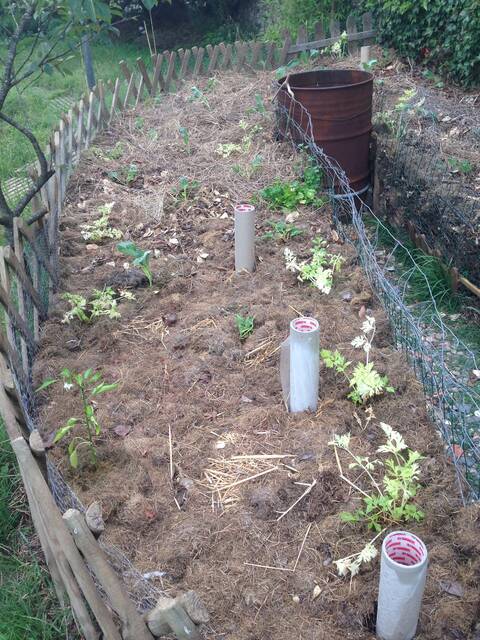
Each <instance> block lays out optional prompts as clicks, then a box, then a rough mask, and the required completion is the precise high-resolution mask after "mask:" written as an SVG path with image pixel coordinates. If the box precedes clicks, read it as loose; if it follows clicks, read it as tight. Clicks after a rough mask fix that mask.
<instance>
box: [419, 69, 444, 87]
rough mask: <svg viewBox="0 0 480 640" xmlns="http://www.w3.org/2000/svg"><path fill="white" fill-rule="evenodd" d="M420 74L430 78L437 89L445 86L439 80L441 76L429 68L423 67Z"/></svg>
mask: <svg viewBox="0 0 480 640" xmlns="http://www.w3.org/2000/svg"><path fill="white" fill-rule="evenodd" d="M422 75H423V77H424V78H426V79H427V80H430V82H433V83H434V85H435V86H436V87H437V89H443V87H444V86H445V83H444V82H443V80H441V78H439V77H438V76H437V74H435V73H433V71H431V70H430V69H425V71H423V72H422Z"/></svg>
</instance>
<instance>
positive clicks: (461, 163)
mask: <svg viewBox="0 0 480 640" xmlns="http://www.w3.org/2000/svg"><path fill="white" fill-rule="evenodd" d="M447 164H448V168H449V169H450V171H452V173H461V174H463V175H464V176H468V175H469V174H470V173H473V171H474V169H475V167H474V166H473V164H472V163H471V162H469V161H468V160H459V158H447Z"/></svg>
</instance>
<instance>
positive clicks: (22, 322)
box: [3, 218, 35, 372]
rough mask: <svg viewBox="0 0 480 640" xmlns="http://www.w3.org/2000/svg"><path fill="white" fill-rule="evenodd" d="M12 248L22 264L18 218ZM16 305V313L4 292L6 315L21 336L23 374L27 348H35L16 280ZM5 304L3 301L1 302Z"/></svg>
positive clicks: (25, 369) (25, 366)
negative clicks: (6, 300)
mask: <svg viewBox="0 0 480 640" xmlns="http://www.w3.org/2000/svg"><path fill="white" fill-rule="evenodd" d="M13 246H14V249H15V253H16V254H17V257H18V259H19V260H20V261H21V262H22V264H24V256H23V241H22V237H21V236H20V233H19V232H18V218H15V219H14V221H13ZM16 285H17V298H18V300H17V304H18V312H17V310H16V309H15V307H14V306H13V304H12V303H11V295H12V290H11V288H10V291H8V292H6V291H5V295H7V296H8V298H9V299H8V305H7V310H8V315H9V317H10V320H12V322H13V323H14V326H15V325H16V327H17V329H18V330H19V331H20V333H21V334H22V335H23V340H20V353H21V356H22V362H23V370H24V371H25V372H28V371H30V365H29V360H28V347H29V346H30V347H35V337H34V335H33V332H30V328H29V326H28V322H27V314H26V310H25V298H24V296H25V293H24V288H23V285H22V282H21V280H17V282H16ZM3 304H5V300H4V301H3Z"/></svg>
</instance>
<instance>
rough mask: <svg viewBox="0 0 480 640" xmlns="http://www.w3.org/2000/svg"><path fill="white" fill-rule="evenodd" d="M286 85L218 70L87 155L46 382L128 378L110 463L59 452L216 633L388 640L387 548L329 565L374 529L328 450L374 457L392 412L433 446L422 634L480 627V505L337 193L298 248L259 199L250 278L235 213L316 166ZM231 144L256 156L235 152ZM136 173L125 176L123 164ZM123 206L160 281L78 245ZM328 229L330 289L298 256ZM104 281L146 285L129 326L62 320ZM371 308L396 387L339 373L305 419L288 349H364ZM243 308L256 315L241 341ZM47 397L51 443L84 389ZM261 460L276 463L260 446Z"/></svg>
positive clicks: (108, 423)
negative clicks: (309, 340)
mask: <svg viewBox="0 0 480 640" xmlns="http://www.w3.org/2000/svg"><path fill="white" fill-rule="evenodd" d="M271 81H272V77H271V75H269V74H266V73H265V74H259V75H257V76H252V77H245V76H237V75H234V74H231V75H224V76H222V77H220V78H218V79H217V80H216V82H215V83H214V86H213V87H212V86H211V85H212V83H211V82H210V83H209V84H208V85H207V81H206V80H205V81H204V80H201V81H198V87H199V88H200V90H201V91H203V97H201V98H198V93H197V92H195V91H194V92H193V93H192V90H191V89H192V87H191V85H189V84H188V83H187V84H186V85H185V87H184V88H183V89H182V90H181V91H180V92H179V93H177V94H175V95H168V96H165V97H163V98H162V100H161V101H160V103H159V104H153V103H152V104H150V105H147V106H145V105H144V106H142V107H141V108H139V110H137V111H136V112H130V113H127V114H126V115H125V116H123V117H122V118H120V119H118V120H117V121H116V123H115V124H114V126H113V128H112V129H111V130H110V131H108V132H106V133H105V134H103V135H102V136H101V138H99V139H98V140H97V141H96V143H95V145H96V146H95V147H94V148H91V149H90V150H89V151H88V152H87V153H86V154H85V156H84V158H83V159H82V161H81V162H80V165H79V167H78V169H77V171H76V174H75V175H74V176H73V177H72V179H71V181H70V187H69V193H68V198H67V204H66V207H65V211H64V213H63V216H62V220H61V229H62V233H61V237H62V245H61V271H62V274H61V291H60V292H58V294H57V295H56V304H55V307H54V310H53V313H52V316H51V317H50V319H49V320H48V321H47V322H46V324H45V325H44V328H43V334H42V340H41V350H40V354H39V356H38V358H37V362H36V372H35V376H36V380H35V382H36V383H38V384H40V383H41V382H42V381H43V380H45V379H46V378H49V377H55V378H57V377H58V376H59V373H60V371H61V370H62V369H63V368H65V367H68V368H69V369H71V370H75V371H78V372H80V371H84V370H86V369H87V368H89V367H92V368H94V369H96V370H99V371H101V372H102V374H103V378H104V380H105V381H107V382H113V381H118V388H117V389H116V390H115V391H113V392H110V393H106V394H104V395H102V396H99V397H98V400H97V409H96V412H97V413H96V415H97V419H98V421H99V423H100V425H101V426H102V428H103V430H102V434H101V436H100V437H99V438H98V440H97V445H98V464H97V466H96V467H93V466H91V465H90V463H89V461H88V459H81V461H80V467H79V469H78V470H76V471H73V470H72V469H70V468H69V466H68V458H67V455H66V448H67V443H68V439H66V440H65V441H62V442H61V443H60V444H58V445H55V446H54V447H53V448H52V449H51V451H50V455H51V457H52V458H53V460H54V461H55V462H56V464H57V465H58V466H59V468H60V469H61V471H62V472H63V474H64V475H65V476H66V478H67V480H68V482H69V483H70V484H71V485H72V486H73V488H74V489H75V491H76V493H77V494H78V496H79V497H80V499H81V500H82V502H83V503H84V504H85V505H88V504H89V503H90V502H92V501H94V500H99V501H100V503H101V505H102V507H103V513H104V519H105V522H106V531H105V533H104V534H103V535H104V537H105V540H106V541H107V542H110V543H113V544H115V545H116V546H118V547H119V548H120V549H122V550H123V551H124V552H125V554H126V555H127V556H128V557H129V558H130V559H131V561H132V562H133V563H134V565H135V566H136V567H137V568H138V569H139V570H140V571H141V572H142V573H146V572H153V571H160V572H164V576H163V578H162V579H161V580H160V579H159V578H157V579H154V580H156V585H157V586H158V587H160V588H163V589H164V590H165V591H166V592H167V593H168V594H169V595H171V596H174V595H177V594H179V593H182V592H184V591H187V590H189V589H194V590H195V591H196V592H197V593H198V594H199V595H200V597H201V598H202V599H203V601H204V602H205V604H206V606H207V608H208V610H209V611H210V614H211V621H210V623H209V625H207V626H206V628H205V629H204V637H205V638H209V639H212V640H213V639H214V638H231V639H232V640H267V639H270V638H275V639H276V640H292V639H301V640H314V639H315V640H322V639H325V640H327V639H328V640H337V639H338V640H340V639H342V640H343V639H345V638H352V639H366V638H372V637H373V634H372V630H373V626H372V625H373V621H374V608H375V602H376V599H377V589H378V578H379V560H378V558H377V559H375V560H373V561H372V562H371V563H370V564H368V565H364V566H363V567H362V569H361V572H360V574H359V575H358V576H356V577H355V578H353V579H352V580H351V581H350V580H349V579H348V578H341V577H339V576H338V575H337V571H336V567H335V565H334V564H333V561H334V560H337V559H339V558H342V557H344V556H347V555H349V554H352V553H355V552H358V551H360V550H361V549H362V547H363V546H364V545H365V543H366V542H367V541H368V540H370V539H371V538H372V537H373V534H372V532H369V531H367V530H366V529H365V528H362V527H361V526H360V527H359V526H356V527H353V526H352V525H349V524H345V523H342V522H341V521H340V519H339V513H340V512H341V511H344V510H353V509H355V508H356V507H358V506H360V501H359V500H358V497H357V496H358V494H354V493H353V492H352V491H351V489H350V488H349V486H348V485H347V484H345V483H344V482H343V481H342V480H341V479H340V477H339V473H338V470H337V466H336V462H335V456H334V452H333V450H332V448H331V447H330V446H329V445H328V443H329V441H330V440H331V439H332V436H333V434H335V433H337V434H345V433H347V432H350V433H351V434H352V441H351V444H352V447H353V448H354V449H355V450H356V451H357V452H359V453H361V454H362V455H368V456H371V457H375V455H376V454H375V451H376V449H377V448H378V446H380V445H381V444H382V443H383V441H384V438H383V432H382V431H381V429H380V427H379V422H380V421H382V422H386V423H388V424H390V425H391V426H392V427H393V428H395V429H397V430H398V431H400V432H401V434H402V435H403V436H404V438H405V441H406V442H407V444H408V446H409V447H410V448H412V449H415V450H418V451H420V452H421V453H422V454H423V455H424V456H425V460H424V461H423V462H422V475H421V480H420V481H421V485H422V488H421V490H420V491H419V493H418V498H417V504H418V506H419V508H421V509H422V510H423V511H424V512H425V519H424V521H423V522H421V523H416V524H409V525H408V529H409V530H411V531H412V532H414V533H415V534H417V535H419V536H420V537H421V538H422V539H423V540H424V542H425V544H426V545H427V548H428V551H429V563H430V566H429V574H428V579H427V586H426V591H425V596H424V601H423V606H422V613H421V619H420V626H419V634H418V638H423V639H428V640H445V639H449V638H451V639H452V640H454V639H455V640H462V639H467V638H473V637H478V636H474V634H475V632H476V629H475V621H476V620H477V619H478V605H479V602H480V583H479V572H480V554H479V551H480V543H479V539H480V538H479V533H480V513H479V509H478V507H477V506H476V505H471V506H468V507H466V508H465V507H463V506H462V504H461V501H460V499H459V497H458V495H459V494H458V487H457V483H456V478H455V474H454V469H453V465H452V464H451V463H449V462H448V461H447V458H446V456H445V454H444V447H443V444H442V442H441V439H440V437H439V435H438V434H437V432H436V430H435V427H434V426H433V425H432V423H431V422H430V421H429V419H428V416H427V413H426V409H425V401H424V396H423V393H422V390H421V386H420V384H419V383H418V382H417V381H416V379H415V377H414V375H413V372H412V371H411V370H410V369H409V368H408V366H407V364H406V362H405V360H404V358H403V356H402V355H401V354H400V353H398V352H397V351H396V350H395V347H394V346H393V344H392V342H391V335H390V331H389V327H388V323H387V321H386V318H385V316H384V314H383V312H382V309H381V307H380V305H379V303H378V301H377V300H376V299H375V296H374V294H373V293H372V291H371V289H370V287H369V284H368V282H367V279H366V277H365V275H364V273H363V271H362V269H361V266H360V265H359V261H358V258H357V256H356V253H355V251H354V249H353V248H352V247H351V246H349V245H347V244H343V243H342V242H341V240H340V239H339V236H338V235H337V233H336V232H335V230H334V228H333V226H332V222H331V210H330V208H329V205H328V204H325V205H323V206H319V207H301V208H300V209H299V214H300V215H299V216H298V218H297V220H296V221H295V224H296V225H297V227H299V228H300V229H302V230H303V234H302V235H300V236H297V237H296V238H294V239H291V240H289V241H288V242H287V244H286V245H285V244H283V243H281V242H276V241H274V240H271V239H262V235H263V234H264V233H265V232H267V231H268V230H269V229H270V228H269V226H268V224H267V223H268V221H269V220H280V219H282V217H283V216H282V214H281V212H272V211H269V210H268V209H267V207H266V205H265V204H262V203H261V202H258V203H257V210H258V219H257V240H258V241H257V258H258V259H257V269H256V271H255V273H253V274H248V273H241V274H236V273H235V272H234V245H233V205H234V204H236V203H238V202H241V201H251V199H252V197H254V196H255V195H256V194H258V191H259V190H260V189H262V188H263V187H265V186H267V185H269V184H271V183H272V182H273V181H274V180H275V179H282V180H289V179H293V178H294V177H295V176H296V175H299V173H301V168H302V163H303V166H304V165H305V162H306V160H305V158H302V156H301V155H299V154H297V153H296V152H295V151H293V149H292V148H291V147H290V145H288V144H287V143H279V142H277V141H275V138H274V133H273V131H274V118H273V112H272V109H271V107H270V97H271V96H270V86H271ZM256 94H259V95H261V96H262V99H263V102H264V104H265V105H266V110H265V113H264V112H263V110H262V109H261V108H260V106H259V105H260V102H259V100H258V99H257V100H255V95H256ZM181 127H184V128H186V129H187V130H188V134H189V147H190V148H187V146H186V145H185V143H184V137H185V136H184V135H183V136H182V135H181V134H180V132H179V129H180V128H181ZM220 144H235V145H238V146H239V148H238V149H235V150H234V151H232V152H231V153H230V154H229V155H228V154H227V152H226V149H225V148H224V152H223V154H221V153H218V152H217V150H218V148H219V145H220ZM112 149H115V150H116V151H115V153H112ZM225 155H227V157H223V156H225ZM258 156H261V160H258ZM255 157H257V161H256V163H255V162H254V163H253V165H252V160H254V159H255ZM255 164H256V165H257V166H254V165H255ZM131 165H135V167H136V169H135V170H134V171H133V174H135V175H134V176H131V178H132V177H133V179H131V180H130V182H129V184H126V180H122V179H120V180H119V178H118V176H122V175H124V173H125V172H124V171H123V168H125V167H129V166H131ZM112 172H114V173H112ZM122 172H123V173H122ZM109 174H110V177H109ZM182 177H186V178H188V180H189V181H190V182H189V185H192V184H193V181H195V182H196V183H198V184H197V185H195V184H193V186H192V188H191V189H190V188H189V189H187V193H186V194H185V196H186V197H185V198H184V197H183V195H182V194H181V193H180V194H179V193H175V192H176V191H178V190H179V181H180V179H181V178H182ZM121 182H124V184H121ZM184 184H185V183H184ZM111 202H114V205H113V207H112V212H111V214H110V219H109V222H110V225H111V226H112V227H114V228H116V229H119V230H120V231H121V232H122V234H123V239H124V240H129V239H131V240H133V241H134V242H135V243H136V244H137V245H138V246H140V247H141V248H143V249H148V250H151V251H152V259H151V267H152V271H153V286H152V287H148V284H147V282H146V280H145V279H144V278H143V277H142V274H141V273H140V272H136V271H134V270H132V269H131V268H130V269H128V270H126V269H125V268H124V263H125V262H128V259H127V258H126V257H125V256H124V255H121V254H120V253H119V252H118V251H117V249H116V244H117V241H114V240H107V241H105V242H103V243H94V242H90V241H85V240H84V239H83V237H82V234H81V225H84V224H88V223H91V222H92V221H94V220H96V219H98V218H99V217H100V213H99V212H98V207H100V206H102V205H104V204H106V203H111ZM316 236H321V237H322V238H323V239H325V240H326V241H327V242H328V250H329V252H330V253H335V254H340V255H342V256H343V257H344V258H345V263H344V265H343V267H342V269H341V271H340V272H339V273H338V274H336V275H335V278H334V285H333V288H332V291H331V292H330V293H329V294H328V295H324V294H321V293H320V291H318V290H317V289H315V288H314V287H313V286H310V285H308V284H306V283H300V282H298V281H297V279H296V276H295V274H293V273H291V272H289V271H287V270H286V268H285V259H284V248H285V246H288V248H290V249H291V250H292V251H293V252H294V253H295V254H296V255H297V257H299V258H300V259H303V258H307V257H308V256H309V255H310V248H311V244H312V240H313V238H314V237H316ZM105 285H108V286H113V287H114V288H116V289H118V290H120V289H125V288H130V290H131V291H132V292H133V293H134V295H135V300H131V301H124V302H119V306H118V309H119V311H120V313H121V318H119V319H115V320H110V319H106V318H102V319H100V320H97V321H95V322H92V323H90V324H85V323H81V322H80V321H79V320H73V321H72V322H70V323H69V324H68V323H63V322H62V319H63V316H64V314H65V312H66V311H67V309H68V308H69V307H68V304H67V303H66V301H65V300H63V299H62V297H61V294H62V293H64V292H70V293H76V294H82V295H84V296H85V297H89V296H90V295H91V293H92V291H93V289H94V288H96V289H100V290H101V289H103V287H104V286H105ZM365 313H371V314H373V315H374V316H375V318H376V321H377V334H376V336H375V339H374V346H373V349H372V352H371V360H373V362H374V363H375V367H376V369H377V370H378V371H379V372H380V373H381V374H382V375H387V376H388V377H389V379H390V381H391V384H392V385H393V387H394V388H395V393H394V394H386V395H384V396H379V397H378V398H376V399H375V400H374V401H372V402H371V403H370V406H371V407H372V409H373V412H374V414H375V418H373V419H372V420H371V421H370V422H368V420H367V414H366V412H365V408H358V407H355V406H354V405H353V404H352V403H351V402H350V401H349V400H348V399H347V397H346V396H347V393H348V391H349V390H348V385H347V383H346V382H345V381H344V380H342V379H341V378H340V377H338V376H337V377H335V375H334V374H333V373H332V371H331V370H326V369H325V368H324V367H322V369H321V383H320V400H319V406H318V411H317V412H316V414H312V413H301V414H296V415H292V414H289V413H288V412H287V411H286V409H285V406H284V402H283V398H282V393H281V385H280V377H279V358H280V351H279V347H280V344H281V342H282V341H283V340H284V339H285V338H286V337H287V335H288V331H289V324H290V322H291V320H292V319H294V318H295V317H297V315H309V316H314V317H315V318H317V319H318V321H319V323H320V331H321V338H320V340H321V347H322V348H325V349H338V350H339V351H341V352H342V353H344V354H345V355H346V356H347V357H348V359H349V360H352V361H354V362H357V361H359V360H360V359H361V353H360V352H359V351H358V350H355V349H354V348H353V347H352V345H351V341H352V339H353V338H354V337H355V336H357V335H358V334H359V333H360V331H361V324H362V317H363V316H364V314H365ZM235 314H242V315H244V316H245V315H247V314H248V315H250V316H253V317H254V319H255V320H254V323H255V324H254V331H253V334H252V335H251V336H249V337H248V338H247V339H246V340H244V341H243V342H241V341H240V339H239V335H238V331H237V328H236V326H235ZM38 397H39V403H40V423H41V429H42V432H43V435H44V438H45V439H47V440H49V441H50V442H52V440H53V434H54V433H55V431H56V430H57V429H58V428H59V427H60V426H62V425H63V424H65V422H66V421H67V420H68V418H70V417H71V416H73V415H78V414H79V409H80V406H79V404H78V398H77V397H76V396H75V395H73V394H72V392H71V391H68V390H65V389H63V388H62V385H60V384H59V385H54V386H52V387H50V388H49V389H47V390H45V391H42V392H41V393H39V394H38ZM169 434H171V436H170V435H169ZM260 455H264V456H278V457H256V458H252V457H248V458H247V457H246V456H260ZM282 455H283V456H285V457H280V456H282ZM236 456H238V457H236ZM345 466H346V465H345ZM263 472H267V473H263ZM256 474H262V475H259V476H258V477H256V478H254V479H250V480H246V479H247V478H249V477H250V476H253V475H256ZM353 477H355V476H353ZM240 480H245V482H241V483H239V481H240ZM314 480H316V485H315V486H314V488H313V489H312V491H311V492H310V493H309V494H308V495H306V496H305V497H304V498H303V499H302V500H300V501H299V502H298V504H296V505H295V506H294V507H293V508H292V509H291V510H290V511H289V512H288V513H287V514H286V515H285V516H284V517H282V518H281V519H280V520H279V519H278V518H279V517H280V516H281V514H282V512H285V511H287V510H288V509H289V507H291V505H292V504H293V503H294V502H295V501H296V500H297V498H299V497H300V496H301V495H302V493H303V492H304V490H305V488H306V486H307V485H308V484H311V483H312V482H313V481H314ZM360 482H363V480H360ZM302 483H303V484H302ZM231 485H233V486H231ZM255 565H257V566H255ZM258 565H263V566H258ZM266 567H268V568H266ZM452 585H454V586H453V587H452ZM477 632H478V631H477Z"/></svg>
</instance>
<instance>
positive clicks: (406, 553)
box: [385, 531, 427, 567]
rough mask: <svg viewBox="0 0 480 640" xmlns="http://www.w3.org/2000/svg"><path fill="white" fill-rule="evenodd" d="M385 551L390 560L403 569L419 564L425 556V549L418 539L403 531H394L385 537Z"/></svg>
mask: <svg viewBox="0 0 480 640" xmlns="http://www.w3.org/2000/svg"><path fill="white" fill-rule="evenodd" d="M385 550H386V553H387V555H388V557H389V558H390V560H393V562H396V563H397V564H400V565H402V566H404V567H413V566H415V565H418V564H421V563H422V562H423V561H424V560H425V558H426V556H427V549H426V547H425V545H424V544H423V542H422V541H421V540H420V538H417V536H414V535H413V533H406V532H403V531H401V532H397V531H395V532H394V533H390V534H389V535H388V536H387V537H386V539H385Z"/></svg>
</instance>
